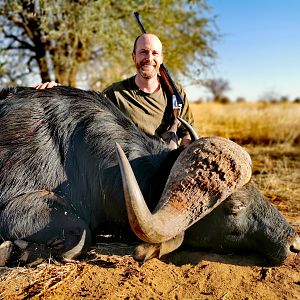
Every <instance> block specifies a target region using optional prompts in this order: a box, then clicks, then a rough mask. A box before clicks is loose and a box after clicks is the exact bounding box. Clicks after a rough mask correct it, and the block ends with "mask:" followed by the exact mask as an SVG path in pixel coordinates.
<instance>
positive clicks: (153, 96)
mask: <svg viewBox="0 0 300 300" xmlns="http://www.w3.org/2000/svg"><path fill="white" fill-rule="evenodd" d="M132 59H133V62H134V64H135V67H136V70H137V73H136V75H134V76H133V77H130V78H127V79H125V80H123V81H120V82H116V83H114V84H112V85H111V86H109V87H108V88H106V89H105V90H104V93H105V94H106V96H107V97H108V98H109V99H110V100H111V101H113V102H114V103H115V104H116V105H117V106H118V107H119V108H120V110H121V111H123V113H125V114H126V115H127V116H128V117H130V118H131V119H132V121H133V122H134V123H135V124H136V125H137V126H138V127H139V128H141V129H142V130H143V131H144V132H145V133H147V134H148V135H156V136H158V137H161V138H164V139H167V138H168V135H166V134H165V133H166V132H168V131H171V132H174V131H175V132H176V131H177V136H178V137H179V138H180V139H181V145H182V146H186V145H188V144H189V143H190V142H191V138H190V136H189V134H188V133H187V131H186V130H185V129H184V128H183V126H179V128H178V129H177V127H178V125H179V124H178V120H177V119H176V120H175V119H174V117H173V112H172V95H170V94H169V93H168V90H167V88H166V87H165V86H164V83H163V81H162V79H161V77H160V76H159V75H158V74H159V67H160V65H161V64H162V62H163V52H162V44H161V41H160V40H159V38H158V37H157V36H156V35H154V34H149V33H146V34H142V35H140V36H139V37H137V38H136V40H135V43H134V47H133V52H132ZM178 89H179V92H180V94H181V95H182V98H183V101H184V106H183V108H182V111H181V112H180V116H181V117H182V118H183V119H185V120H186V121H187V122H189V123H190V124H191V125H193V122H194V120H193V116H192V113H191V111H190V108H189V103H188V101H187V99H186V95H185V93H184V92H183V90H182V89H181V87H178ZM165 137H166V138H165Z"/></svg>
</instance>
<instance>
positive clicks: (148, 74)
mask: <svg viewBox="0 0 300 300" xmlns="http://www.w3.org/2000/svg"><path fill="white" fill-rule="evenodd" d="M147 65H148V64H145V63H136V65H135V66H136V69H137V71H138V73H139V74H140V75H141V76H142V77H143V78H145V79H151V78H153V77H155V76H157V74H158V71H159V68H158V67H157V65H149V66H152V67H153V68H152V69H149V70H147V69H146V68H145V66H147Z"/></svg>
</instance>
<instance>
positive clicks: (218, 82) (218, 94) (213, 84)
mask: <svg viewBox="0 0 300 300" xmlns="http://www.w3.org/2000/svg"><path fill="white" fill-rule="evenodd" d="M203 85H204V86H205V87H206V88H207V89H208V90H209V92H210V93H211V94H212V96H213V99H214V101H219V102H225V101H224V99H225V92H227V91H229V90H230V85H229V82H228V81H227V80H225V79H222V78H218V79H209V80H206V81H204V82H203ZM226 99H227V98H226ZM226 102H228V101H226Z"/></svg>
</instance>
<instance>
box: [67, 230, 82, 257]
mask: <svg viewBox="0 0 300 300" xmlns="http://www.w3.org/2000/svg"><path fill="white" fill-rule="evenodd" d="M85 239H86V230H83V233H82V235H81V238H80V241H79V243H78V244H77V245H76V246H75V247H73V248H72V249H70V250H69V251H67V252H65V253H64V254H63V255H62V257H63V258H64V259H65V260H72V259H75V258H77V257H78V256H79V255H80V254H82V251H83V248H84V244H85Z"/></svg>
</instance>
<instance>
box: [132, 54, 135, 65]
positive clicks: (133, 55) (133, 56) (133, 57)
mask: <svg viewBox="0 0 300 300" xmlns="http://www.w3.org/2000/svg"><path fill="white" fill-rule="evenodd" d="M131 57H132V60H133V62H134V63H135V53H134V52H132V53H131Z"/></svg>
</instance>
